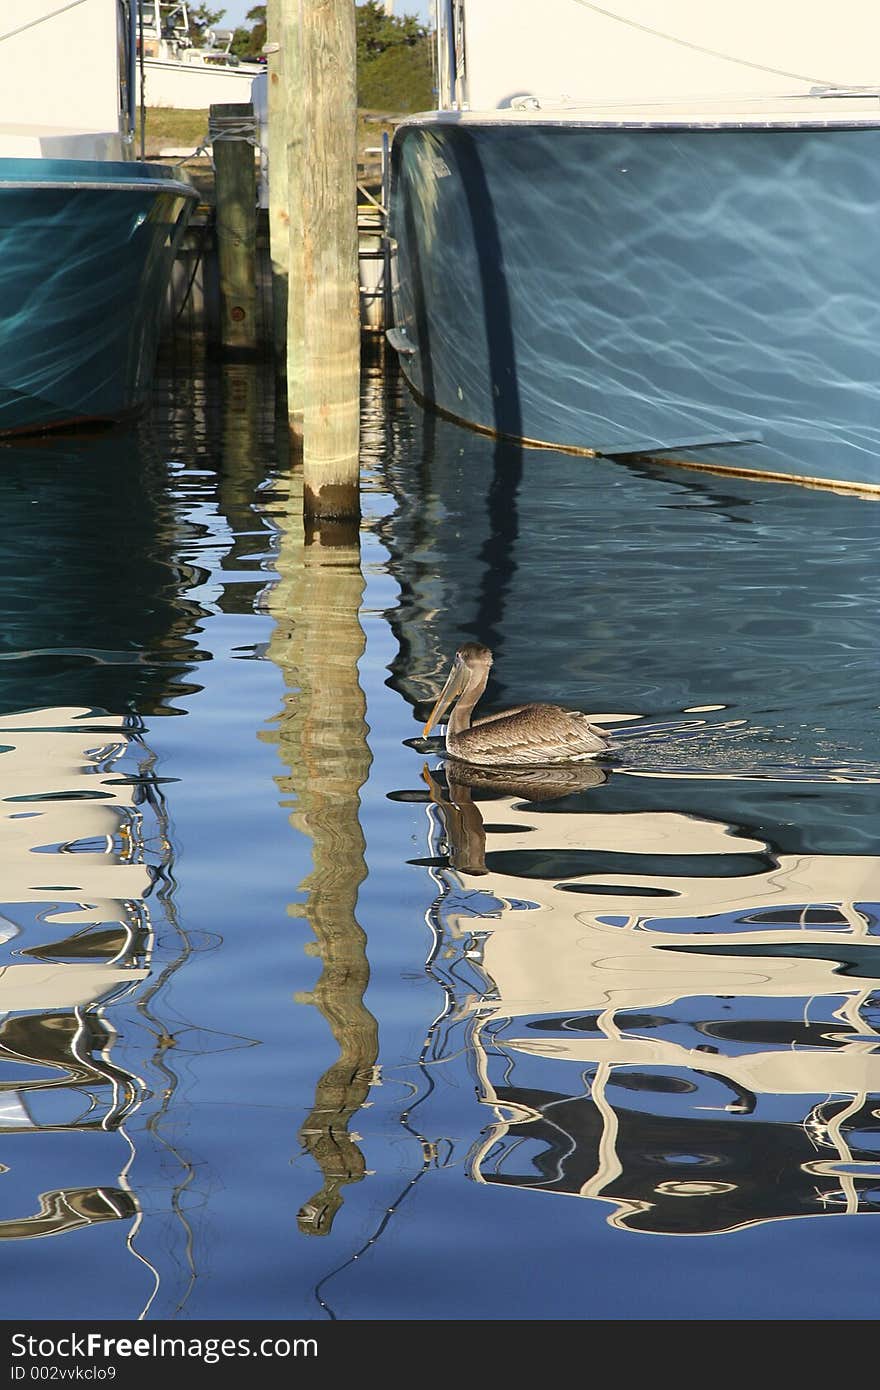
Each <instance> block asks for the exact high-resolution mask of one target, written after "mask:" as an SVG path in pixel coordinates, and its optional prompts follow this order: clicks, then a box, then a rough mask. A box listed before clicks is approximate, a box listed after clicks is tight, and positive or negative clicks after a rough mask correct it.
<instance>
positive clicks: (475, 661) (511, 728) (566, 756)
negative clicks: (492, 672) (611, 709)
mask: <svg viewBox="0 0 880 1390" xmlns="http://www.w3.org/2000/svg"><path fill="white" fill-rule="evenodd" d="M491 665H492V653H491V652H490V651H489V648H488V647H482V646H480V645H479V643H477V642H466V643H465V645H464V646H463V647H459V649H458V651H457V652H456V653H455V660H454V661H453V663H452V670H451V671H450V672H449V675H448V677H447V679H446V684H445V685H444V687H443V689H442V690H441V691H440V694H439V696H438V697H437V702H436V704H435V705H434V708H433V709H432V710H431V713H430V714H429V716H428V722H427V723H426V725H425V730H424V731H425V734H426V735H427V734H429V733H430V732H431V730H432V728H433V727H434V725H435V724H436V723H437V720H438V719H440V718H442V716H443V714H444V713H445V711H446V710H447V709H449V707H450V706H454V708H453V709H452V713H451V715H450V717H449V723H448V725H447V727H446V751H447V753H449V754H450V755H451V756H452V757H453V758H461V759H463V760H464V761H465V762H468V763H473V764H476V765H483V766H494V767H521V766H524V765H529V766H533V767H550V766H552V765H553V764H554V763H580V762H584V761H585V760H586V759H587V758H597V757H600V756H601V754H603V753H607V752H608V751H609V749H610V747H611V740H610V738H609V736H608V734H606V733H604V732H603V730H602V729H597V728H596V726H595V724H591V723H590V721H589V719H588V718H587V716H586V715H585V714H581V712H580V711H579V710H572V709H563V708H562V707H561V706H560V705H517V706H516V707H515V708H514V709H507V710H503V711H502V712H501V713H500V714H489V715H486V716H484V717H483V718H482V719H477V720H476V721H475V722H474V723H473V724H472V723H471V715H472V714H473V711H474V706H475V705H476V703H477V701H478V700H479V698H480V696H481V695H482V693H483V691H484V690H485V689H486V682H487V680H488V679H489V668H490V667H491Z"/></svg>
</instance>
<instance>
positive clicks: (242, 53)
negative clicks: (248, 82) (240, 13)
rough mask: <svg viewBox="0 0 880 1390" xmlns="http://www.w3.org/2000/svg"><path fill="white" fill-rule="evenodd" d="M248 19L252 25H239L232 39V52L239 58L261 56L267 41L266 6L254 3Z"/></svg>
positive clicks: (248, 13)
mask: <svg viewBox="0 0 880 1390" xmlns="http://www.w3.org/2000/svg"><path fill="white" fill-rule="evenodd" d="M245 18H246V19H249V20H250V21H251V23H250V27H249V28H248V27H247V26H246V25H241V24H240V25H239V26H238V28H237V29H236V31H235V36H234V38H233V40H232V50H231V51H232V52H233V53H234V54H235V55H236V57H238V58H253V59H256V58H259V56H260V54H261V53H262V51H263V44H264V43H265V42H266V6H265V5H252V6H251V8H250V9H249V10H248V12H247V14H246V16H245Z"/></svg>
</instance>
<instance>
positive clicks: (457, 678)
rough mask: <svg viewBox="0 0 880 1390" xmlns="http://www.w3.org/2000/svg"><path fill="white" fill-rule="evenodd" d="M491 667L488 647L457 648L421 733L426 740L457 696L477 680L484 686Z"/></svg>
mask: <svg viewBox="0 0 880 1390" xmlns="http://www.w3.org/2000/svg"><path fill="white" fill-rule="evenodd" d="M491 665H492V653H491V652H490V651H489V648H488V647H483V646H481V645H480V643H479V642H465V644H464V646H463V647H459V649H458V651H457V652H456V653H455V659H454V661H453V663H452V670H451V671H450V672H449V675H448V676H447V677H446V684H445V685H444V687H443V689H442V690H441V691H440V694H439V695H438V696H437V702H436V704H435V705H434V708H433V709H432V710H431V713H430V714H429V715H428V722H427V724H426V725H425V727H424V729H423V731H422V732H423V733H424V735H425V737H426V738H427V736H428V734H429V733H430V732H431V730H432V729H433V727H434V725H435V724H436V723H437V720H438V719H441V718H442V717H443V715H444V714H445V713H446V711H447V710H448V709H449V707H450V706H451V705H454V704H455V702H456V700H457V699H458V698H459V696H461V695H463V694H464V692H465V691H466V690H467V689H468V687H469V686H470V685H471V684H473V683H475V682H476V681H477V680H482V681H483V683H484V684H485V681H486V678H487V677H488V675H489V667H490V666H491Z"/></svg>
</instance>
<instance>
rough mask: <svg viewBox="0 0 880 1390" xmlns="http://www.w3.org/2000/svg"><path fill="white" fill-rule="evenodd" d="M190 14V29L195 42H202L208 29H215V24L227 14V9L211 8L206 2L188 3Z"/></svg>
mask: <svg viewBox="0 0 880 1390" xmlns="http://www.w3.org/2000/svg"><path fill="white" fill-rule="evenodd" d="M186 8H187V14H188V15H189V29H190V34H191V35H192V39H193V43H195V44H200V43H201V42H202V40H203V39H204V36H205V33H206V31H207V30H208V29H213V28H214V25H215V24H219V23H220V20H221V19H222V18H223V16H224V15H225V13H226V11H225V10H211V9H209V8H208V6H207V5H206V4H205V3H204V0H203V3H201V4H199V5H187V7H186Z"/></svg>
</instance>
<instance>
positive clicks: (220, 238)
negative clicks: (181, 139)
mask: <svg viewBox="0 0 880 1390" xmlns="http://www.w3.org/2000/svg"><path fill="white" fill-rule="evenodd" d="M209 129H210V132H211V137H212V142H213V151H214V171H215V199H216V208H217V263H218V268H219V272H220V340H221V342H222V344H223V346H224V347H225V348H237V349H248V350H253V349H255V348H256V346H257V323H256V307H257V294H256V283H255V279H256V277H255V269H256V249H257V181H256V168H255V165H254V146H253V134H254V108H253V106H252V104H251V103H250V102H232V103H225V104H219V105H213V106H211V108H210V111H209Z"/></svg>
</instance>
